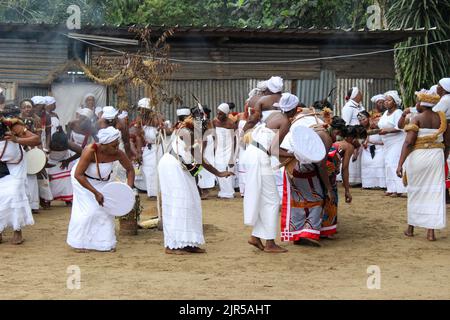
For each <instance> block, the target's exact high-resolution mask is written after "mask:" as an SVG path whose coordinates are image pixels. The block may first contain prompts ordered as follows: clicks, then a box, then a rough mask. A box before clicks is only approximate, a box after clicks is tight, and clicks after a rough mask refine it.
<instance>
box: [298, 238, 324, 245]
mask: <svg viewBox="0 0 450 320" xmlns="http://www.w3.org/2000/svg"><path fill="white" fill-rule="evenodd" d="M298 244H300V245H304V246H311V247H321V246H322V245H321V244H320V242H319V241H317V240H314V239H309V238H300V239H299V240H298Z"/></svg>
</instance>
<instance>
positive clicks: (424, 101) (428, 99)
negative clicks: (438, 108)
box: [415, 89, 440, 108]
mask: <svg viewBox="0 0 450 320" xmlns="http://www.w3.org/2000/svg"><path fill="white" fill-rule="evenodd" d="M415 95H416V96H417V98H418V99H419V101H420V105H421V106H422V107H427V108H431V107H434V106H435V105H436V104H437V103H438V102H439V100H440V97H439V95H438V94H437V93H436V92H433V91H431V90H427V89H422V90H420V91H416V92H415Z"/></svg>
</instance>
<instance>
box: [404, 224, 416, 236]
mask: <svg viewBox="0 0 450 320" xmlns="http://www.w3.org/2000/svg"><path fill="white" fill-rule="evenodd" d="M403 233H404V234H405V236H407V237H414V227H413V226H408V229H406V230H405V232H403Z"/></svg>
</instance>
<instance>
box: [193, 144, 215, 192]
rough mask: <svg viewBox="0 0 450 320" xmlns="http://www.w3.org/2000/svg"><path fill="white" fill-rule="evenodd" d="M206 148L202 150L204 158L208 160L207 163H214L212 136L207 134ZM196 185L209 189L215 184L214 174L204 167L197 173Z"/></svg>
mask: <svg viewBox="0 0 450 320" xmlns="http://www.w3.org/2000/svg"><path fill="white" fill-rule="evenodd" d="M206 139H207V140H206V148H205V152H204V157H205V160H206V161H208V163H209V164H212V165H214V137H213V136H212V135H208V136H207V137H206ZM197 185H198V187H199V188H200V189H211V188H214V186H215V185H216V176H215V175H213V174H212V173H211V172H209V171H208V170H206V169H203V170H202V171H200V173H199V174H198V184H197Z"/></svg>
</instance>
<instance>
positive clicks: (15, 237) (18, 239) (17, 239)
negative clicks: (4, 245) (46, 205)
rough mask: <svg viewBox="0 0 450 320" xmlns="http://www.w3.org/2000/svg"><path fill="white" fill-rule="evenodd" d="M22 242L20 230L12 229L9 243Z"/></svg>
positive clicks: (16, 243)
mask: <svg viewBox="0 0 450 320" xmlns="http://www.w3.org/2000/svg"><path fill="white" fill-rule="evenodd" d="M22 243H23V238H22V231H21V230H19V231H14V234H13V237H12V239H11V244H15V245H19V244H22Z"/></svg>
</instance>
